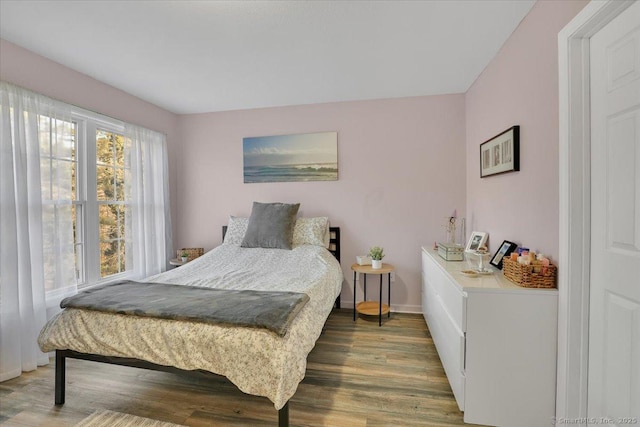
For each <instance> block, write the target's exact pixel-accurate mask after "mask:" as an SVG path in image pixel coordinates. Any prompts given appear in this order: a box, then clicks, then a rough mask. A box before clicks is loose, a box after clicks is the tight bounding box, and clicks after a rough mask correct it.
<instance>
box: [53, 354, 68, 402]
mask: <svg viewBox="0 0 640 427" xmlns="http://www.w3.org/2000/svg"><path fill="white" fill-rule="evenodd" d="M65 360H66V357H65V356H64V355H63V353H62V352H61V351H60V350H56V381H55V403H56V405H64V384H65V370H66V364H65Z"/></svg>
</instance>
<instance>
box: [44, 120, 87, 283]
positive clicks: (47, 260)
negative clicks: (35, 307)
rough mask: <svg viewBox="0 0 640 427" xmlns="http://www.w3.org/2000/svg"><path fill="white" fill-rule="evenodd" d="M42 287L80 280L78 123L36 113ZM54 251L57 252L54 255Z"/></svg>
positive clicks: (80, 207)
mask: <svg viewBox="0 0 640 427" xmlns="http://www.w3.org/2000/svg"><path fill="white" fill-rule="evenodd" d="M38 131H39V134H38V141H39V143H40V182H41V187H42V227H43V242H42V243H43V256H44V278H45V290H47V291H49V290H53V289H55V288H56V287H57V286H56V284H62V286H63V287H65V286H70V285H74V284H76V283H77V282H82V281H83V278H84V271H83V264H84V263H83V261H82V260H83V254H84V251H83V243H82V240H83V239H82V236H83V233H82V229H83V221H82V218H83V215H82V212H83V205H82V202H81V201H80V200H79V198H78V194H79V189H78V183H79V179H78V178H79V176H78V170H79V169H78V144H77V134H78V132H77V124H76V123H74V122H69V121H65V120H59V119H55V118H50V117H45V116H38ZM54 254H57V256H54Z"/></svg>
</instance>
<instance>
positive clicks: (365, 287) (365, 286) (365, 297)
mask: <svg viewBox="0 0 640 427" xmlns="http://www.w3.org/2000/svg"><path fill="white" fill-rule="evenodd" d="M362 275H363V276H364V300H365V301H366V300H367V273H362Z"/></svg>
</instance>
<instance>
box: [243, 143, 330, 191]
mask: <svg viewBox="0 0 640 427" xmlns="http://www.w3.org/2000/svg"><path fill="white" fill-rule="evenodd" d="M242 157H243V161H244V182H245V183H257V182H292V181H337V180H338V132H318V133H303V134H296V135H275V136H256V137H250V138H243V139H242Z"/></svg>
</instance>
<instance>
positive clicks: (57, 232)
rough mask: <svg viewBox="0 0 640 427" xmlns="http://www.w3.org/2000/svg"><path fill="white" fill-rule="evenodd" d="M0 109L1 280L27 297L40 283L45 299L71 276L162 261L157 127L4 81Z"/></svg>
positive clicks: (102, 277)
mask: <svg viewBox="0 0 640 427" xmlns="http://www.w3.org/2000/svg"><path fill="white" fill-rule="evenodd" d="M0 113H1V114H0V120H1V123H0V124H1V126H0V127H1V128H2V138H0V140H1V142H2V144H1V145H2V150H3V156H1V157H2V160H3V161H2V167H0V172H1V175H2V179H1V180H0V187H2V188H1V189H0V190H1V195H2V208H3V209H2V212H3V221H2V226H3V227H2V228H3V233H4V232H5V231H6V234H7V235H6V236H5V235H4V234H3V235H2V237H1V238H0V244H1V245H0V246H2V251H3V253H10V255H9V256H7V257H5V258H3V259H4V260H5V262H10V263H11V268H7V279H8V280H9V281H10V282H11V283H14V282H15V283H18V286H25V289H31V291H33V292H34V295H35V297H37V296H38V295H41V293H42V291H43V290H44V291H45V292H46V302H47V304H48V305H49V306H50V307H53V306H55V305H58V303H59V302H60V299H61V298H64V297H66V296H68V295H71V294H73V293H75V292H76V291H77V288H78V286H79V285H80V286H83V285H85V286H89V285H94V284H97V283H104V282H107V281H115V280H119V279H124V278H127V279H129V278H130V279H134V278H135V279H137V278H143V277H148V276H152V275H155V274H158V273H161V272H162V271H164V270H165V269H166V266H167V261H168V257H169V256H170V254H171V253H172V252H173V246H172V242H171V216H170V212H169V188H168V182H167V176H168V173H167V168H168V166H167V165H168V162H167V141H166V136H165V135H163V134H161V133H159V132H155V131H153V130H150V129H145V128H143V127H141V126H137V125H134V124H129V123H124V122H122V121H119V120H115V119H111V118H109V117H105V116H102V115H100V114H97V113H93V112H90V111H87V110H83V109H81V108H78V107H75V106H72V105H69V104H65V103H63V102H60V101H56V100H54V99H50V98H47V97H46V96H42V95H40V94H37V93H34V92H31V91H28V90H26V89H23V88H20V87H17V86H13V85H11V84H9V83H5V82H0ZM5 153H8V155H7V156H4V154H5ZM5 166H6V167H5ZM5 206H6V209H5ZM5 212H6V213H7V215H6V221H5V216H4V213H5ZM5 251H6V252H5ZM14 262H15V263H16V265H14V264H13V263H14ZM3 277H4V271H3ZM42 279H44V286H43V283H42ZM3 283H4V282H3ZM43 288H44V289H43ZM35 297H34V298H35Z"/></svg>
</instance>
